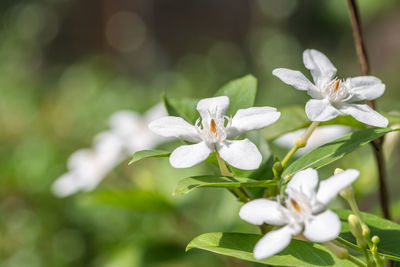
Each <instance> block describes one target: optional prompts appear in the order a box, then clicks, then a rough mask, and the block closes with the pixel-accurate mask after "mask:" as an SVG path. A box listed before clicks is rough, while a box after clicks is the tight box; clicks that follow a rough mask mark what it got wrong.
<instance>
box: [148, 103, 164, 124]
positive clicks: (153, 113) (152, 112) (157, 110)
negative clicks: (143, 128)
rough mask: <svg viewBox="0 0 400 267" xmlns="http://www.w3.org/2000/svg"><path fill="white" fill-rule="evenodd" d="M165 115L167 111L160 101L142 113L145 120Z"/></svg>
mask: <svg viewBox="0 0 400 267" xmlns="http://www.w3.org/2000/svg"><path fill="white" fill-rule="evenodd" d="M166 116H168V112H167V110H166V109H165V107H164V105H163V104H162V103H158V104H157V105H154V106H153V107H152V108H150V109H149V110H147V111H146V113H145V114H144V117H145V119H146V121H153V120H155V119H159V118H162V117H166Z"/></svg>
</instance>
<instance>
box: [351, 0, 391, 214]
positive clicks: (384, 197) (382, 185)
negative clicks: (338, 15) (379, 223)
mask: <svg viewBox="0 0 400 267" xmlns="http://www.w3.org/2000/svg"><path fill="white" fill-rule="evenodd" d="M347 4H348V7H349V11H350V20H351V27H352V29H353V36H354V45H355V48H356V52H357V57H358V61H359V62H360V66H361V73H362V75H369V74H370V68H369V62H368V56H367V51H366V48H365V44H364V38H363V34H362V29H361V19H360V13H359V11H358V7H357V3H356V0H347ZM367 104H368V105H369V106H370V107H371V108H372V109H374V110H375V109H376V107H375V102H374V101H373V100H369V101H367ZM382 145H383V137H381V138H378V139H375V140H374V141H373V142H372V146H373V148H374V152H375V158H376V163H377V166H378V175H379V199H380V204H381V208H382V211H383V215H384V217H385V218H386V219H390V217H391V216H390V210H389V191H388V187H387V181H386V169H385V160H384V158H383V153H382Z"/></svg>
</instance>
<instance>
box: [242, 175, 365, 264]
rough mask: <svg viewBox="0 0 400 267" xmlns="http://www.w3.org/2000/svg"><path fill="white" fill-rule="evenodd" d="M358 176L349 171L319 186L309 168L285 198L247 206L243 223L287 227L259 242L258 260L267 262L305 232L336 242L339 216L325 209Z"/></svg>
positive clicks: (307, 235)
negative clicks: (293, 238) (266, 260)
mask: <svg viewBox="0 0 400 267" xmlns="http://www.w3.org/2000/svg"><path fill="white" fill-rule="evenodd" d="M358 176H359V172H358V171H357V170H353V169H349V170H346V171H344V172H342V173H340V174H337V175H334V176H332V177H330V178H328V179H326V180H323V181H321V182H320V183H319V186H318V174H317V171H316V170H314V169H311V168H309V169H306V170H303V171H299V172H298V173H296V174H295V175H294V176H293V178H292V179H291V180H290V182H289V183H288V185H287V187H286V190H285V193H286V197H285V199H278V201H273V200H269V199H256V200H253V201H250V202H248V203H246V204H245V205H243V206H242V208H241V209H240V212H239V216H240V218H242V219H243V220H245V221H247V222H249V223H252V224H255V225H262V224H264V223H266V224H271V225H277V226H283V227H282V228H280V229H278V230H274V231H271V232H269V233H267V234H266V235H265V236H264V237H263V238H262V239H260V241H258V243H257V244H256V246H255V248H254V258H255V259H263V258H267V257H269V256H272V255H274V254H276V253H278V252H280V251H281V250H282V249H284V248H285V247H286V246H288V245H289V243H290V240H291V239H292V237H293V236H296V235H299V234H301V233H302V234H303V235H304V237H305V238H307V239H308V240H310V241H313V242H326V241H330V240H333V239H335V238H336V237H337V236H338V234H339V232H340V229H341V224H340V220H339V217H338V216H337V215H336V214H335V213H334V212H333V211H331V210H326V211H324V212H322V210H323V209H324V208H325V207H326V206H327V205H328V204H329V203H330V202H331V201H332V200H334V199H335V198H336V196H337V194H338V193H339V192H340V191H341V190H342V189H344V188H346V187H347V186H349V185H350V184H351V183H353V182H354V181H355V180H356V179H357V177H358ZM317 187H318V190H317Z"/></svg>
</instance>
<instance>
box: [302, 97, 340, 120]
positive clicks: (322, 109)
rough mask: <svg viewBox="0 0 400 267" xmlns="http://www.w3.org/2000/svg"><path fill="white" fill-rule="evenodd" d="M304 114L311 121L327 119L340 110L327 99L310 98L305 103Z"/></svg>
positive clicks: (333, 116) (336, 114) (334, 116)
mask: <svg viewBox="0 0 400 267" xmlns="http://www.w3.org/2000/svg"><path fill="white" fill-rule="evenodd" d="M306 114H307V117H308V118H309V119H310V120H311V121H329V120H331V119H333V118H336V117H337V116H338V115H340V112H339V110H337V109H336V108H335V107H334V106H332V105H331V103H330V102H329V100H327V99H323V100H319V99H310V100H308V102H307V104H306Z"/></svg>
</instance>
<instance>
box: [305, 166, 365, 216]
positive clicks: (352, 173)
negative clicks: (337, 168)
mask: <svg viewBox="0 0 400 267" xmlns="http://www.w3.org/2000/svg"><path fill="white" fill-rule="evenodd" d="M359 175H360V172H359V171H358V170H355V169H348V170H345V171H344V172H342V173H339V174H337V175H334V176H332V177H330V178H328V179H326V180H323V181H321V182H320V183H319V188H318V192H317V195H316V204H315V205H314V206H313V212H319V211H320V210H322V209H323V208H324V207H325V206H326V205H328V204H329V203H330V202H331V201H332V200H334V199H335V198H336V196H337V194H339V192H340V191H341V190H343V189H344V188H345V187H347V186H349V185H350V184H352V183H353V182H354V181H355V180H356V179H357V177H358V176H359Z"/></svg>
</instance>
